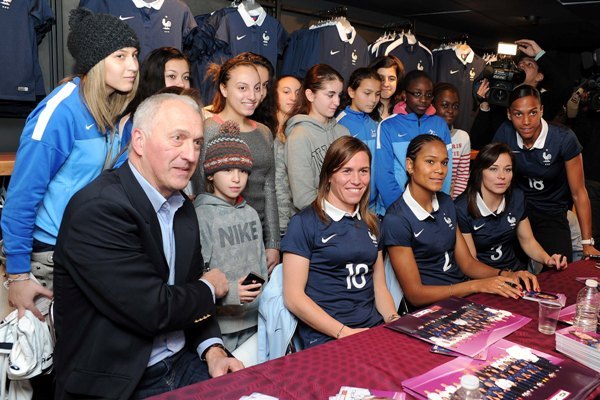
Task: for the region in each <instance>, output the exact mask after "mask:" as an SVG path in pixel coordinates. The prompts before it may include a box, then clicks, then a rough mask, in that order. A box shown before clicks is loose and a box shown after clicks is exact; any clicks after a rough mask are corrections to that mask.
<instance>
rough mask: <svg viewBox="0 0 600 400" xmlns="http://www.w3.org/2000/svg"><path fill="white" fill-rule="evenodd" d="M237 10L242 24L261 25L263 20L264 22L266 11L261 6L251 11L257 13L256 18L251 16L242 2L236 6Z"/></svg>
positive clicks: (248, 25)
mask: <svg viewBox="0 0 600 400" xmlns="http://www.w3.org/2000/svg"><path fill="white" fill-rule="evenodd" d="M237 10H238V12H239V13H240V16H241V17H242V20H243V21H244V24H246V26H247V27H248V28H250V27H251V26H254V25H258V26H262V24H263V22H265V18H266V17H267V12H266V11H265V9H264V8H262V7H258V8H257V9H256V10H252V11H251V12H252V13H253V14H254V13H255V12H256V13H257V15H258V17H257V18H256V20H255V19H254V18H252V16H251V15H250V12H249V11H248V10H246V7H245V6H244V3H240V5H238V7H237Z"/></svg>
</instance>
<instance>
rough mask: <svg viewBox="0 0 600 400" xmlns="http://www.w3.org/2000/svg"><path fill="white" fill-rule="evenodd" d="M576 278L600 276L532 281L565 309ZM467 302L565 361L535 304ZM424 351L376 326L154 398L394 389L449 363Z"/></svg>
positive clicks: (424, 346)
mask: <svg viewBox="0 0 600 400" xmlns="http://www.w3.org/2000/svg"><path fill="white" fill-rule="evenodd" d="M578 276H596V277H599V278H600V269H597V268H595V263H594V262H593V261H578V262H575V263H572V264H571V265H570V266H569V268H568V269H567V270H566V271H563V272H558V271H555V270H551V271H548V272H544V273H543V274H541V275H539V276H538V279H539V281H540V286H541V287H542V289H544V290H547V291H553V292H561V293H565V294H566V295H567V305H570V304H573V303H575V300H576V297H577V292H578V291H579V289H581V288H582V287H583V285H582V284H581V283H580V282H577V281H576V280H575V277H578ZM469 300H471V301H474V302H477V303H484V304H487V305H489V306H492V307H495V308H502V309H505V310H509V311H511V312H515V313H519V314H521V315H525V316H528V317H530V318H532V321H531V322H529V323H528V324H527V325H525V326H524V327H522V328H521V329H519V330H518V331H516V332H514V333H513V334H511V335H510V336H508V337H507V339H508V340H511V341H513V342H516V343H519V344H522V345H525V346H528V347H532V348H535V349H539V350H542V351H544V352H546V353H549V354H552V355H555V356H557V357H561V358H568V357H566V356H565V355H563V354H560V353H557V352H556V351H555V350H554V348H555V337H554V335H543V334H541V333H539V332H538V330H537V320H538V317H537V313H538V305H537V303H535V302H532V301H527V300H514V299H505V298H503V297H499V296H494V295H488V294H477V295H473V296H470V297H469ZM559 324H560V323H559ZM430 348H431V344H428V343H425V342H423V341H420V340H418V339H415V338H412V337H409V336H407V335H404V334H401V333H398V332H394V331H392V330H390V329H386V328H385V327H383V326H381V327H377V328H373V329H370V330H368V331H366V332H363V333H360V334H357V335H353V336H350V337H347V338H345V339H341V340H337V341H332V342H329V343H326V344H323V345H320V346H317V347H314V348H312V349H308V350H304V351H300V352H298V353H294V354H291V355H288V356H285V357H282V358H278V359H276V360H272V361H269V362H266V363H264V364H260V365H257V366H254V367H250V368H246V369H244V370H242V371H239V372H236V373H233V374H228V375H226V376H222V377H219V378H215V379H211V380H209V381H205V382H201V383H198V384H194V385H190V386H187V387H184V388H181V389H179V390H176V391H173V392H169V393H165V394H163V395H160V396H156V397H154V398H155V399H164V400H167V399H169V400H192V399H193V400H196V399H227V400H230V399H239V398H240V397H241V396H243V395H248V394H250V393H252V392H261V393H264V394H268V395H271V396H275V397H278V398H280V399H282V400H287V399H327V398H329V396H332V395H334V394H336V393H337V392H338V390H339V388H340V386H342V385H348V386H356V387H365V388H372V389H382V390H400V389H402V385H401V382H402V381H403V380H404V379H407V378H410V377H413V376H417V375H420V374H422V373H424V372H426V371H429V370H430V369H432V368H434V367H436V366H438V365H440V364H443V363H445V362H448V361H449V360H450V358H449V357H447V356H443V355H439V354H434V353H431V352H430V351H429V349H430ZM598 384H599V385H600V380H599V382H598ZM597 398H600V386H599V387H597V388H596V390H595V391H594V393H592V394H590V396H588V399H597Z"/></svg>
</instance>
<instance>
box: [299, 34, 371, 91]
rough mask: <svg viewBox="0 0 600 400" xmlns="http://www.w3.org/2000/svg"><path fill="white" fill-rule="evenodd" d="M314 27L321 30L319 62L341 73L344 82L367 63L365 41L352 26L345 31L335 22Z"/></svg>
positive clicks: (367, 51)
mask: <svg viewBox="0 0 600 400" xmlns="http://www.w3.org/2000/svg"><path fill="white" fill-rule="evenodd" d="M316 29H319V30H320V31H321V32H320V33H321V36H320V38H321V40H320V46H319V51H320V56H319V62H320V63H322V64H328V65H330V66H331V67H333V69H335V70H336V71H337V72H339V73H340V75H342V77H343V78H344V82H346V83H347V82H348V80H349V79H350V75H351V74H352V72H354V70H355V69H357V68H360V67H366V66H368V65H369V62H370V61H371V58H370V56H369V49H368V47H367V42H366V41H365V39H363V38H362V37H361V36H360V35H359V34H358V33H357V32H356V30H355V29H354V28H351V29H350V31H349V32H347V31H346V30H345V28H344V27H343V26H342V25H341V24H340V23H337V24H335V25H331V26H324V27H322V28H316ZM309 51H314V49H310V50H309Z"/></svg>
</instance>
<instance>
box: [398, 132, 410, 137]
mask: <svg viewBox="0 0 600 400" xmlns="http://www.w3.org/2000/svg"><path fill="white" fill-rule="evenodd" d="M406 135H408V133H399V134H398V137H404V136H406Z"/></svg>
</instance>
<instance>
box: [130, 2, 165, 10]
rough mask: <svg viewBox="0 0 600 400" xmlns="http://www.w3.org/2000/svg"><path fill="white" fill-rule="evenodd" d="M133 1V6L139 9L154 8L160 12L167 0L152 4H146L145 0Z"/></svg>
mask: <svg viewBox="0 0 600 400" xmlns="http://www.w3.org/2000/svg"><path fill="white" fill-rule="evenodd" d="M131 1H133V4H134V5H135V6H136V7H137V8H144V7H146V8H154V9H155V10H160V8H161V7H162V5H163V3H164V2H165V0H154V1H152V2H149V3H148V2H145V1H144V0H131Z"/></svg>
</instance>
